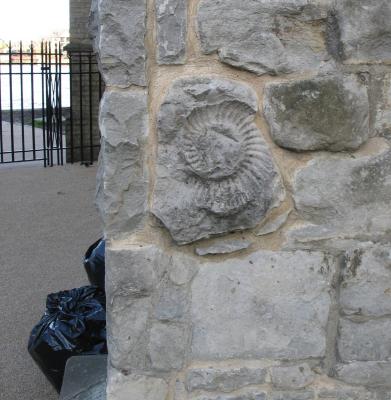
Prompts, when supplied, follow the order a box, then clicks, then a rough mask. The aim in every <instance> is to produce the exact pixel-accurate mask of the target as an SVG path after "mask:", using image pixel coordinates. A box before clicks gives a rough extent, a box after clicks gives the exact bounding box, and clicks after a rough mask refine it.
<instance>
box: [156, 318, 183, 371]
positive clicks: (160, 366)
mask: <svg viewBox="0 0 391 400" xmlns="http://www.w3.org/2000/svg"><path fill="white" fill-rule="evenodd" d="M187 344H188V330H187V328H186V327H185V326H182V325H167V324H164V323H155V324H154V325H153V326H152V328H151V339H150V343H149V353H148V354H149V358H150V360H151V363H152V368H154V369H157V370H160V371H170V370H172V369H181V368H182V366H183V363H184V361H185V352H186V348H187Z"/></svg>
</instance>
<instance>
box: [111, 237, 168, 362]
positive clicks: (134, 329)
mask: <svg viewBox="0 0 391 400" xmlns="http://www.w3.org/2000/svg"><path fill="white" fill-rule="evenodd" d="M168 261H169V259H168V257H165V256H164V254H163V253H162V252H161V251H160V250H159V249H158V248H156V247H155V246H142V247H141V246H139V245H134V246H131V247H130V248H128V249H112V248H110V247H107V249H106V266H107V267H106V277H107V279H106V281H107V282H106V296H107V304H108V306H107V310H106V313H107V341H108V347H109V353H110V362H111V365H113V366H114V367H116V368H118V369H119V370H131V369H133V368H139V369H144V368H146V365H147V346H148V341H149V334H148V322H149V319H150V318H151V316H152V315H153V305H152V299H151V296H152V294H153V292H154V290H155V287H156V286H158V283H159V281H160V280H161V279H162V277H163V274H164V272H165V270H166V269H167V264H168Z"/></svg>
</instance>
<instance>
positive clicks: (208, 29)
mask: <svg viewBox="0 0 391 400" xmlns="http://www.w3.org/2000/svg"><path fill="white" fill-rule="evenodd" d="M327 3H329V2H325V1H319V0H318V1H313V2H311V3H309V2H308V1H306V0H294V1H293V0H278V1H275V0H262V1H261V0H257V1H254V0H244V1H240V2H239V3H238V1H237V0H225V1H215V0H202V1H201V3H200V5H199V8H198V31H199V37H200V41H201V47H202V50H203V52H204V53H205V54H211V53H213V52H216V51H217V52H218V55H219V58H220V60H221V61H222V62H224V63H227V64H229V65H232V66H234V67H238V68H242V69H245V70H248V71H250V72H254V73H255V74H257V75H263V74H271V75H276V74H281V73H289V72H294V71H300V72H302V71H305V70H312V69H317V68H319V66H320V64H321V62H322V61H323V60H327V58H328V55H327V51H326V42H325V32H326V19H327V11H328V7H327Z"/></svg>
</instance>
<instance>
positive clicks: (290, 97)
mask: <svg viewBox="0 0 391 400" xmlns="http://www.w3.org/2000/svg"><path fill="white" fill-rule="evenodd" d="M264 112H265V116H266V119H267V121H268V123H269V125H270V130H271V135H272V138H273V140H274V141H275V142H276V143H277V144H278V145H279V146H281V147H285V148H287V149H291V150H296V151H304V150H331V151H342V150H354V149H357V148H358V147H359V146H361V145H362V144H363V143H365V142H366V141H367V139H368V138H369V104H368V94H367V89H366V87H365V86H364V85H362V84H361V83H360V82H359V81H358V79H357V77H355V76H349V77H341V76H327V77H320V78H313V79H306V80H301V81H294V82H284V83H272V84H269V85H268V86H267V88H266V94H265V106H264Z"/></svg>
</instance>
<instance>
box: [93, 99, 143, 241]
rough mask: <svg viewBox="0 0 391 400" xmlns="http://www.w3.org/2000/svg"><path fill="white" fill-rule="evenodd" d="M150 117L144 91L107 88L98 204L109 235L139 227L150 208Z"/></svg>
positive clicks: (103, 114) (120, 233)
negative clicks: (146, 157)
mask: <svg viewBox="0 0 391 400" xmlns="http://www.w3.org/2000/svg"><path fill="white" fill-rule="evenodd" d="M147 116H148V114H147V97H146V94H145V93H143V92H142V93H139V92H137V93H135V92H124V91H123V92H113V91H106V93H105V94H104V96H103V98H102V101H101V111H100V130H101V135H102V139H101V145H102V150H101V156H100V166H99V171H98V178H97V181H98V186H97V197H96V203H97V206H98V208H99V210H100V213H101V216H102V219H103V223H104V226H105V234H106V235H107V236H108V237H111V236H117V235H122V234H125V233H127V232H130V231H133V230H135V229H137V228H139V227H140V226H141V223H142V221H143V217H144V216H145V213H146V210H147V190H148V177H147V168H146V167H145V165H144V143H145V141H146V138H147V135H148V125H147Z"/></svg>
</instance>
